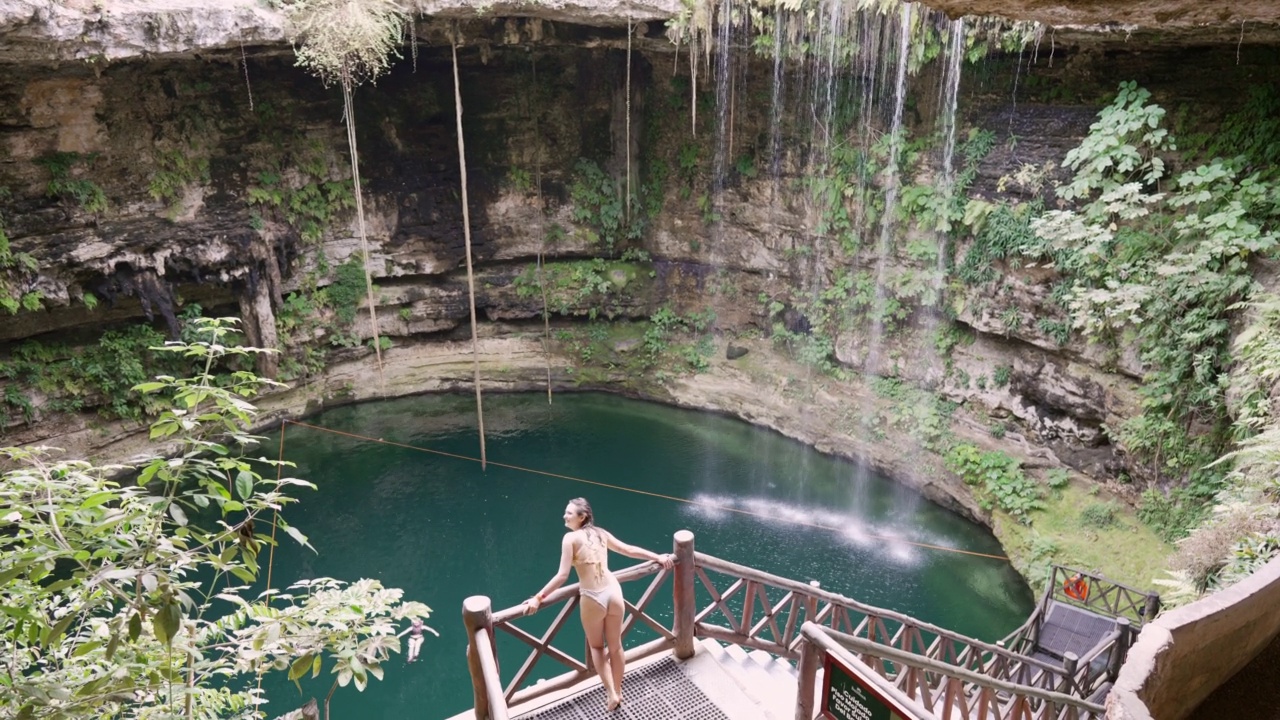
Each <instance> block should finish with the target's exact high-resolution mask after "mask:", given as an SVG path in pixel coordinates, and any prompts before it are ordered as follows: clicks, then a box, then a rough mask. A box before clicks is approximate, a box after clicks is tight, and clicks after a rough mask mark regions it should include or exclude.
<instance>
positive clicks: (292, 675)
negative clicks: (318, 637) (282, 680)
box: [289, 653, 316, 681]
mask: <svg viewBox="0 0 1280 720" xmlns="http://www.w3.org/2000/svg"><path fill="white" fill-rule="evenodd" d="M315 660H316V658H315V656H314V654H313V653H307V654H306V655H303V656H302V657H300V658H298V659H297V660H294V661H293V664H292V665H290V666H289V679H290V680H295V681H296V680H297V679H298V678H300V677H302V676H303V675H306V674H307V671H308V670H310V669H311V665H312V663H313V662H315Z"/></svg>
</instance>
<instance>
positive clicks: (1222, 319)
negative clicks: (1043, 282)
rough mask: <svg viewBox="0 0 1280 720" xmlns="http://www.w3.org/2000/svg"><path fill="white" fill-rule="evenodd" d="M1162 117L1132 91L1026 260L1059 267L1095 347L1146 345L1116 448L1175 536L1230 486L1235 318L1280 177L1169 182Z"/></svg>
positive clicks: (1269, 235)
mask: <svg viewBox="0 0 1280 720" xmlns="http://www.w3.org/2000/svg"><path fill="white" fill-rule="evenodd" d="M1163 117H1164V110H1163V109H1162V108H1160V107H1159V106H1158V105H1156V104H1155V103H1153V102H1151V95H1150V93H1149V92H1147V91H1146V90H1144V89H1142V88H1139V87H1137V85H1136V84H1134V83H1124V84H1122V85H1121V87H1120V91H1119V93H1118V95H1117V97H1116V99H1115V101H1114V102H1113V103H1112V104H1111V105H1110V106H1109V107H1107V108H1106V109H1104V110H1103V111H1102V113H1100V114H1099V118H1098V121H1097V122H1095V123H1094V125H1093V126H1092V127H1091V128H1090V132H1089V135H1088V136H1087V137H1086V138H1085V140H1084V141H1083V142H1082V143H1081V144H1080V146H1079V147H1078V148H1076V149H1074V150H1072V151H1071V152H1070V153H1068V155H1067V157H1066V164H1067V166H1068V167H1070V168H1071V169H1072V170H1074V171H1075V176H1074V177H1073V179H1072V180H1071V182H1070V183H1069V184H1067V185H1065V186H1063V187H1062V188H1060V189H1059V191H1058V195H1059V197H1061V198H1064V199H1067V200H1074V201H1077V202H1078V205H1077V206H1076V207H1074V208H1072V209H1067V210H1054V211H1050V212H1047V213H1044V214H1043V215H1042V216H1040V217H1039V218H1037V219H1035V220H1034V221H1032V228H1033V230H1034V236H1033V238H1031V240H1030V241H1029V242H1028V243H1027V245H1025V246H1024V247H1023V248H1021V253H1022V254H1023V255H1025V256H1028V257H1030V258H1032V259H1035V260H1039V261H1044V262H1048V263H1052V265H1053V266H1054V267H1055V268H1057V270H1058V271H1059V272H1060V273H1062V274H1063V275H1064V276H1065V278H1066V282H1067V284H1068V286H1069V287H1068V289H1067V290H1066V292H1065V293H1064V294H1063V298H1064V302H1065V304H1066V306H1067V307H1068V309H1069V311H1070V313H1071V318H1072V323H1073V325H1074V327H1075V328H1076V329H1077V330H1079V331H1080V332H1082V333H1083V334H1084V335H1085V336H1086V337H1088V338H1090V339H1091V340H1093V341H1100V342H1107V343H1115V342H1118V341H1120V340H1124V339H1132V340H1135V341H1136V342H1137V345H1138V348H1139V352H1140V356H1141V359H1142V361H1143V362H1144V365H1145V368H1146V376H1145V378H1144V384H1143V387H1142V390H1141V392H1142V397H1143V413H1142V415H1140V416H1138V417H1135V418H1133V419H1131V420H1129V421H1127V422H1125V423H1122V424H1120V425H1119V426H1117V427H1112V428H1109V430H1110V432H1111V433H1112V434H1113V436H1114V437H1115V438H1116V439H1117V440H1118V441H1119V442H1120V443H1121V444H1122V446H1123V447H1125V449H1126V450H1128V451H1129V452H1130V453H1131V454H1132V455H1133V456H1134V457H1135V459H1137V460H1139V461H1140V462H1142V463H1143V464H1144V466H1145V467H1146V469H1147V470H1148V472H1149V473H1150V475H1151V477H1152V478H1153V479H1155V480H1156V481H1158V482H1160V484H1169V483H1172V487H1173V490H1172V492H1171V493H1168V494H1166V493H1162V492H1159V491H1156V490H1152V491H1150V492H1149V493H1148V494H1147V496H1146V506H1145V507H1144V514H1145V515H1146V518H1147V519H1148V521H1149V522H1151V523H1152V524H1153V525H1155V526H1156V527H1157V529H1159V530H1161V531H1162V532H1163V533H1165V535H1166V536H1167V537H1178V536H1179V535H1181V534H1184V533H1185V532H1186V531H1187V529H1188V528H1189V526H1190V525H1192V524H1194V523H1195V522H1196V521H1197V520H1198V519H1199V517H1201V515H1202V513H1199V512H1188V511H1187V510H1188V509H1189V508H1196V507H1203V506H1204V505H1205V503H1206V502H1207V501H1208V500H1209V499H1210V498H1212V497H1213V496H1214V494H1215V493H1216V492H1217V491H1218V490H1219V489H1220V488H1221V487H1222V485H1223V474H1224V472H1225V467H1224V466H1222V465H1210V463H1211V462H1212V461H1213V460H1214V459H1215V458H1217V457H1218V456H1219V455H1220V454H1221V453H1222V452H1223V451H1225V450H1226V448H1227V443H1228V441H1229V439H1230V427H1231V421H1230V416H1229V413H1228V408H1227V403H1226V394H1225V388H1226V385H1227V370H1228V368H1229V366H1230V364H1231V358H1230V356H1229V353H1228V349H1229V348H1228V346H1229V339H1230V335H1231V318H1232V314H1233V311H1234V309H1235V308H1236V307H1238V303H1240V302H1241V301H1243V300H1247V299H1248V298H1249V297H1250V296H1251V295H1252V294H1253V293H1254V291H1255V289H1256V281H1255V280H1254V278H1253V276H1252V271H1251V262H1252V261H1253V260H1254V259H1255V258H1258V257H1263V256H1268V255H1270V254H1271V253H1272V252H1273V251H1274V250H1275V249H1276V247H1277V244H1278V243H1280V185H1277V184H1276V177H1277V176H1276V172H1275V170H1273V169H1271V168H1270V167H1269V166H1265V165H1262V164H1259V163H1257V162H1256V161H1255V160H1253V159H1251V158H1250V157H1249V156H1248V155H1240V156H1236V157H1229V158H1224V157H1215V158H1212V159H1210V160H1207V161H1205V162H1203V163H1202V164H1200V165H1198V166H1196V167H1194V168H1192V169H1188V170H1184V171H1182V172H1177V173H1176V174H1171V172H1170V170H1171V167H1172V166H1171V165H1170V163H1171V162H1174V161H1176V160H1177V156H1176V155H1174V154H1173V151H1174V150H1175V148H1176V145H1175V143H1174V140H1173V138H1172V137H1171V136H1170V135H1169V134H1168V132H1167V131H1166V130H1165V129H1164V128H1163V126H1162V122H1163Z"/></svg>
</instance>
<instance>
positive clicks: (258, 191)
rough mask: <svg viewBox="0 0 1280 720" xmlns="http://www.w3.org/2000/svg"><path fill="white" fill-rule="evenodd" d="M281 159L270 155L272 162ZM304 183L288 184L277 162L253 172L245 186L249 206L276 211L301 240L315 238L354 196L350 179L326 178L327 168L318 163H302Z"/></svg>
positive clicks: (318, 236)
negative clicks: (254, 173) (246, 187)
mask: <svg viewBox="0 0 1280 720" xmlns="http://www.w3.org/2000/svg"><path fill="white" fill-rule="evenodd" d="M282 159H283V158H274V161H275V162H279V161H281V160H282ZM299 169H301V170H303V173H304V176H305V177H306V178H307V182H304V183H301V184H298V185H297V186H296V187H294V186H291V185H289V184H287V183H285V181H284V174H283V171H282V170H281V169H280V167H279V166H278V165H276V166H274V167H272V168H271V169H268V170H263V171H261V172H258V173H257V174H256V175H255V180H256V182H255V183H254V184H252V185H250V186H249V188H248V193H247V194H248V203H249V205H250V206H251V207H256V206H260V207H265V208H270V209H274V210H277V211H278V212H280V213H281V214H282V215H283V217H284V219H285V220H286V221H287V222H288V223H289V224H290V225H291V226H293V227H294V228H295V229H296V230H297V231H298V234H299V235H301V236H302V239H303V240H308V241H311V242H316V241H319V240H320V238H321V237H322V236H323V235H324V232H325V230H327V229H328V228H329V226H330V224H332V223H333V222H334V221H336V220H337V218H338V216H339V215H340V214H341V213H342V211H343V210H349V209H351V208H353V207H355V204H356V200H355V195H354V194H353V193H352V185H351V181H350V180H326V179H324V178H325V177H327V175H328V171H327V169H325V166H324V164H323V163H322V162H321V163H320V164H319V165H314V164H304V165H300V166H299Z"/></svg>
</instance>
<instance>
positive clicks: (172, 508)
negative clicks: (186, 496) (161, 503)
mask: <svg viewBox="0 0 1280 720" xmlns="http://www.w3.org/2000/svg"><path fill="white" fill-rule="evenodd" d="M169 514H170V515H172V516H173V521H174V522H176V523H178V524H179V525H184V526H185V525H186V524H187V513H186V512H185V511H184V510H183V509H182V507H181V506H180V505H178V503H176V502H175V503H169Z"/></svg>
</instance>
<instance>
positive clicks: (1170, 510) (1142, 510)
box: [1138, 488, 1209, 542]
mask: <svg viewBox="0 0 1280 720" xmlns="http://www.w3.org/2000/svg"><path fill="white" fill-rule="evenodd" d="M1208 514H1209V508H1208V507H1207V506H1206V505H1205V501H1204V498H1202V497H1196V496H1195V495H1193V494H1192V493H1190V492H1188V491H1187V490H1184V489H1182V488H1175V489H1173V490H1171V491H1169V492H1168V493H1164V492H1161V491H1159V490H1157V489H1155V488H1151V489H1148V490H1146V491H1145V492H1143V493H1142V504H1141V505H1139V506H1138V519H1139V520H1141V521H1142V522H1144V523H1146V524H1147V525H1148V526H1149V527H1150V528H1151V529H1152V530H1154V531H1155V532H1156V534H1157V535H1159V536H1160V538H1161V539H1163V540H1165V541H1167V542H1173V541H1174V540H1179V539H1181V538H1184V537H1186V536H1187V534H1188V533H1190V532H1191V529H1192V528H1194V527H1195V526H1197V525H1199V524H1200V521H1202V520H1203V519H1204V518H1205V517H1207V516H1208Z"/></svg>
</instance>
